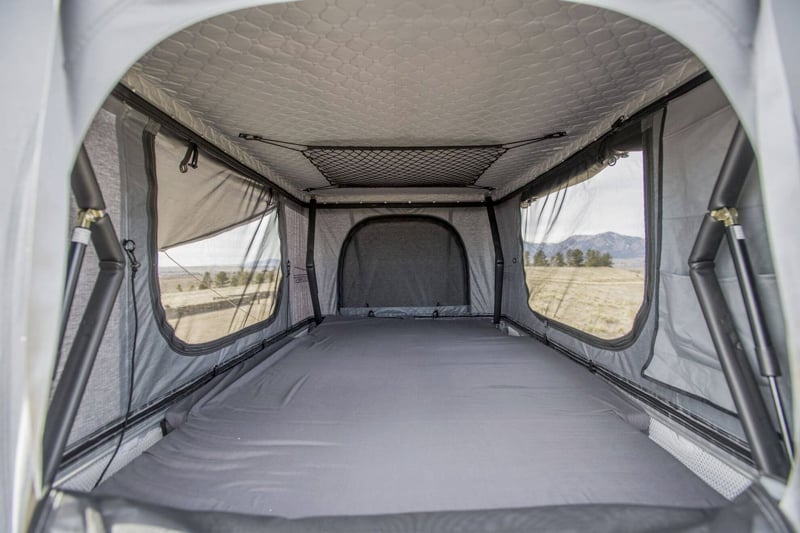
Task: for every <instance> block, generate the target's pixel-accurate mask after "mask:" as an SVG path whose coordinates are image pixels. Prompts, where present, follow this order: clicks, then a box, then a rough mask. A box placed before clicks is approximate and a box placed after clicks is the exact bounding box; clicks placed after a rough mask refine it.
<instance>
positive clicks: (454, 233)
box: [336, 204, 484, 311]
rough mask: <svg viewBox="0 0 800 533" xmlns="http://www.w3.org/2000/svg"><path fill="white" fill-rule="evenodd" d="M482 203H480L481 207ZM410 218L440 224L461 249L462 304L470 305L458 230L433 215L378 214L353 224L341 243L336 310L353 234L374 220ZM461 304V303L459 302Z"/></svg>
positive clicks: (465, 258) (466, 260)
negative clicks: (346, 253) (346, 255)
mask: <svg viewBox="0 0 800 533" xmlns="http://www.w3.org/2000/svg"><path fill="white" fill-rule="evenodd" d="M483 205H484V204H481V207H483ZM412 220H417V221H425V222H430V223H433V224H436V225H438V226H441V227H442V228H444V229H446V230H447V231H448V232H449V233H450V234H451V235H452V236H453V238H454V240H455V241H456V244H457V245H458V247H459V249H460V250H461V257H462V259H463V262H462V265H463V276H464V292H465V294H464V302H465V303H464V304H463V305H472V303H471V299H470V283H469V281H470V280H469V256H468V255H467V248H466V246H464V241H463V240H462V239H461V235H460V234H459V233H458V231H457V230H456V229H455V228H454V227H453V226H452V224H450V223H449V222H447V221H446V220H444V219H442V218H439V217H436V216H433V215H378V216H374V217H367V218H365V219H364V220H362V221H360V222H358V223H357V224H355V225H354V226H353V227H352V228H350V231H348V232H347V236H346V237H345V239H344V242H343V243H342V248H341V249H340V250H339V264H338V267H337V269H336V272H337V273H336V310H337V311H338V310H339V309H341V302H342V274H343V271H344V252H345V250H347V247H348V246H349V245H350V241H351V240H352V239H353V236H354V235H355V234H356V233H358V231H359V230H360V229H362V228H363V227H364V226H367V225H369V224H372V223H374V222H389V221H395V222H408V221H412ZM459 305H461V304H459Z"/></svg>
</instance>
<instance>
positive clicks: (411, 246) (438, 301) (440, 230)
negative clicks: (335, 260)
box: [339, 215, 469, 308]
mask: <svg viewBox="0 0 800 533" xmlns="http://www.w3.org/2000/svg"><path fill="white" fill-rule="evenodd" d="M339 290H340V295H339V303H340V307H342V308H368V307H372V308H374V307H439V306H462V305H469V280H468V277H467V258H466V252H465V250H464V244H463V242H462V241H461V237H460V236H459V235H458V233H457V232H456V230H455V229H454V228H453V227H452V226H451V225H450V224H448V223H447V222H445V221H443V220H440V219H438V218H434V217H427V216H415V215H406V216H383V217H373V218H369V219H367V220H365V221H363V222H361V223H360V224H358V225H356V226H355V227H354V228H353V229H352V230H350V233H349V235H348V236H347V239H346V240H345V243H344V245H343V246H342V255H341V259H340V264H339Z"/></svg>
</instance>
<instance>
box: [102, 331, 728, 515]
mask: <svg viewBox="0 0 800 533" xmlns="http://www.w3.org/2000/svg"><path fill="white" fill-rule="evenodd" d="M645 420H646V417H645V415H644V414H643V413H641V412H639V411H638V410H637V409H636V407H634V406H633V405H630V404H628V403H627V402H626V401H625V400H623V399H622V398H621V397H620V396H618V395H617V393H616V392H615V391H614V390H613V389H612V388H611V387H610V386H609V385H608V384H607V383H605V382H604V381H602V380H601V379H600V378H599V377H597V376H595V375H593V374H591V373H589V372H587V371H586V370H585V369H583V368H581V367H580V366H579V365H576V364H574V363H573V362H571V361H569V360H568V359H567V358H566V357H564V356H562V355H560V354H558V353H556V352H555V351H553V350H551V349H550V348H548V347H546V346H544V345H543V344H541V343H539V342H537V341H535V340H534V339H530V338H523V337H509V336H505V335H503V334H501V333H500V332H498V331H497V330H496V329H494V327H493V326H492V324H491V323H490V322H489V321H486V320H478V319H464V320H435V321H433V320H399V319H378V318H367V319H348V320H344V319H326V321H325V323H324V324H322V325H321V326H320V327H318V328H316V329H315V330H313V331H312V332H311V333H310V334H309V335H306V336H305V337H302V338H300V339H296V340H294V341H292V343H291V344H290V345H289V346H287V347H285V348H283V349H281V351H280V352H279V353H278V354H276V355H275V356H273V357H272V358H270V359H268V360H266V361H264V362H263V363H261V364H260V365H259V366H257V367H255V368H254V369H253V370H251V371H250V372H248V373H247V374H245V375H244V376H242V377H241V378H239V379H238V380H236V381H235V382H234V383H233V384H231V385H230V386H227V387H224V388H221V387H216V388H214V389H212V391H211V392H210V393H209V394H207V395H206V396H205V397H204V398H203V399H202V400H201V401H200V402H198V403H197V404H196V405H195V406H194V407H193V408H192V410H191V412H190V413H189V414H188V417H187V419H186V422H185V423H184V424H183V425H181V426H180V427H179V428H178V429H176V430H175V431H173V432H171V433H170V434H169V435H167V436H166V437H165V438H164V439H162V440H161V441H160V442H159V443H157V444H156V445H155V446H153V447H152V448H151V449H150V450H148V451H147V452H145V453H144V454H143V455H142V456H140V457H139V458H137V459H136V460H134V461H133V462H132V463H131V464H130V465H128V466H127V467H125V468H124V469H122V470H121V471H120V472H118V473H117V474H116V475H114V476H113V477H111V478H110V479H109V480H108V481H106V482H105V483H103V484H102V485H101V486H100V488H99V489H98V492H100V493H102V494H111V495H118V496H124V497H127V498H133V499H138V500H142V501H147V502H153V503H159V504H162V505H170V506H174V507H178V508H184V509H195V510H225V511H236V512H243V513H251V514H261V515H282V516H286V517H299V516H314V515H354V514H377V513H402V512H411V511H442V510H468V509H490V508H507V507H530V506H541V505H558V504H587V503H628V504H631V503H633V504H657V505H674V506H688V507H706V506H712V505H720V504H723V503H724V502H725V500H724V499H723V498H722V497H721V496H719V495H718V494H717V493H716V492H714V491H713V490H712V489H711V488H710V487H708V486H707V485H706V484H705V483H704V482H703V481H701V480H700V479H699V478H697V477H696V476H695V475H694V474H693V473H692V472H691V471H689V470H688V469H686V468H685V467H684V466H683V465H682V464H680V463H679V462H678V461H677V460H675V459H674V458H673V457H672V456H670V455H669V454H668V453H667V452H665V451H664V450H662V449H661V448H659V447H658V446H657V445H656V444H654V443H653V442H652V441H650V439H649V438H648V437H647V435H646V434H645V433H644V432H643V429H644V424H645V422H644V421H645ZM637 426H638V427H637Z"/></svg>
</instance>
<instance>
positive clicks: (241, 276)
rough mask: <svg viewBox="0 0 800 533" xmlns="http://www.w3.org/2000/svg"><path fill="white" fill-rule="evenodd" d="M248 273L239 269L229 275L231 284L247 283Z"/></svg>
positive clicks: (248, 280)
mask: <svg viewBox="0 0 800 533" xmlns="http://www.w3.org/2000/svg"><path fill="white" fill-rule="evenodd" d="M249 278H250V273H249V272H245V271H244V270H240V271H239V272H237V273H235V274H234V275H233V276H232V277H231V285H247V284H248V283H249V282H250V281H251V280H250V279H249Z"/></svg>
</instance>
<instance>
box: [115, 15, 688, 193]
mask: <svg viewBox="0 0 800 533" xmlns="http://www.w3.org/2000/svg"><path fill="white" fill-rule="evenodd" d="M701 70H702V66H701V65H700V63H699V61H697V59H696V58H695V57H694V56H693V55H692V54H691V53H690V52H689V51H688V50H687V49H686V48H684V47H683V46H682V45H680V44H678V43H677V42H676V41H674V40H673V39H672V38H670V37H668V36H667V35H666V34H664V33H662V32H660V31H659V30H657V29H655V28H653V27H651V26H649V25H647V24H643V23H641V22H638V21H636V20H634V19H631V18H628V17H626V16H623V15H620V14H617V13H614V12H612V11H608V10H603V9H599V8H595V7H590V6H583V5H574V4H569V3H565V2H560V1H557V0H537V1H534V2H528V3H526V4H524V5H523V4H521V3H518V2H490V3H485V2H477V3H474V5H464V4H463V3H460V2H453V1H448V2H441V3H439V2H437V3H435V4H430V5H427V4H425V3H422V2H408V3H405V4H402V5H400V6H396V7H395V6H390V5H384V4H381V3H377V2H372V1H370V0H354V1H351V0H348V1H347V2H345V1H339V0H336V1H332V2H316V1H310V0H307V1H302V2H296V3H290V4H279V5H269V6H262V7H255V8H249V9H244V10H240V11H237V12H234V13H229V14H225V15H221V16H217V17H214V18H211V19H209V20H206V21H203V22H201V23H199V24H195V25H194V26H191V27H189V28H186V29H184V30H183V31H180V32H178V33H177V34H175V35H173V36H171V37H169V38H168V39H166V40H164V41H163V42H161V43H160V44H159V45H157V46H156V47H155V48H153V49H152V50H151V51H150V52H149V53H147V54H146V55H145V56H144V57H142V58H141V60H140V61H139V62H138V63H136V64H135V65H134V67H133V68H132V69H131V71H130V72H129V73H128V75H127V76H126V77H125V78H124V80H123V82H124V83H125V84H127V85H128V86H129V87H131V88H134V89H136V90H137V92H139V93H140V94H142V95H143V96H144V97H145V98H147V99H148V100H151V101H152V102H153V103H155V104H156V105H159V104H161V105H162V107H170V106H172V105H178V106H180V107H181V108H183V109H186V110H191V111H190V112H191V114H192V115H193V117H194V118H195V119H197V120H198V121H199V123H202V124H203V125H204V128H205V127H206V126H207V125H210V124H213V127H214V129H215V130H216V131H217V132H218V133H219V134H221V135H222V136H223V137H224V138H226V139H228V140H231V141H232V142H233V143H235V144H236V146H237V147H238V148H239V149H241V150H242V151H244V152H245V153H247V154H248V155H250V156H252V157H254V158H255V159H256V160H258V161H259V162H260V163H262V164H264V165H265V166H267V167H268V168H270V169H271V170H272V171H273V172H274V173H275V174H276V175H277V176H280V177H281V178H283V179H284V180H286V181H288V182H289V183H291V184H292V185H294V186H295V187H296V188H297V189H307V188H317V187H326V186H329V185H330V184H331V183H333V182H329V180H326V178H325V177H324V176H323V175H322V174H321V173H320V171H319V170H318V169H317V168H315V166H314V165H313V164H312V162H311V161H310V160H309V158H307V157H304V155H303V153H302V152H299V151H296V150H292V149H287V148H282V147H277V146H274V145H270V144H264V143H259V142H253V141H252V140H251V141H248V140H245V139H241V138H239V137H238V135H239V133H241V132H247V133H251V134H256V135H259V136H261V137H264V138H268V139H277V140H280V141H287V142H291V143H299V144H300V145H305V146H309V145H326V146H372V147H375V146H377V147H382V146H392V147H405V146H417V147H419V146H425V147H431V146H452V145H459V146H462V145H468V146H470V145H500V144H505V143H512V142H515V141H519V140H523V139H530V138H535V137H539V136H543V135H547V134H550V133H553V132H560V131H566V132H567V136H565V137H557V138H551V139H546V140H544V141H542V142H538V143H535V144H530V145H527V146H524V147H521V148H519V149H514V150H510V151H508V152H506V153H504V154H502V155H501V156H500V157H499V159H498V160H497V161H495V162H494V163H493V164H491V166H489V167H488V168H487V169H486V170H485V171H484V172H482V173H479V174H478V175H479V177H478V179H477V181H476V182H475V183H474V184H475V185H477V186H482V187H489V188H496V189H502V188H503V187H504V186H510V185H511V184H515V183H517V182H524V181H526V180H529V179H530V178H531V177H534V176H536V175H537V174H539V173H541V172H542V171H543V170H546V169H547V168H549V167H550V166H552V164H553V163H556V162H558V161H560V160H563V159H564V158H565V157H567V156H568V155H570V154H571V153H573V152H575V151H576V150H577V149H579V148H581V147H582V146H584V145H586V144H588V142H590V141H592V140H594V138H595V137H596V136H597V135H598V134H600V133H602V132H603V131H604V130H605V129H607V128H608V126H609V125H610V124H611V123H613V121H614V120H616V119H617V118H619V117H620V116H621V115H626V114H630V113H631V112H634V111H635V110H637V109H638V108H639V107H641V106H643V105H645V104H647V103H648V102H649V101H651V100H653V99H655V98H657V97H659V96H661V95H663V93H664V92H666V91H668V90H670V89H672V88H674V87H676V86H677V85H679V84H680V83H682V82H685V81H686V80H687V79H689V78H691V77H692V76H694V75H696V74H697V73H698V72H700V71H701ZM165 101H170V105H169V106H167V105H164V102H165ZM428 166H430V162H429V165H428ZM433 166H435V165H433ZM407 174H408V168H407V166H406V165H402V164H398V165H396V166H395V167H392V166H391V165H389V167H387V168H382V169H381V178H382V179H381V180H380V183H379V184H380V185H382V186H403V185H415V186H420V185H422V186H425V185H428V186H433V185H442V184H447V183H442V181H441V179H438V178H437V176H436V175H435V174H432V175H431V176H430V181H429V182H426V180H425V176H419V177H417V179H416V180H415V181H414V182H413V183H409V182H408V180H407V177H408V176H407ZM437 179H438V181H437ZM349 185H352V184H349ZM350 192H352V191H350Z"/></svg>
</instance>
